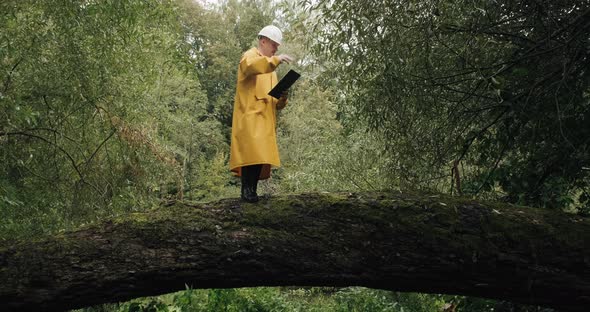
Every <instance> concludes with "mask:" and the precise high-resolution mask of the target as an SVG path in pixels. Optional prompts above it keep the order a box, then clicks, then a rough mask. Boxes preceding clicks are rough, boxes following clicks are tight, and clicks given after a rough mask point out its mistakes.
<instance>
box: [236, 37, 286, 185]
mask: <svg viewBox="0 0 590 312" xmlns="http://www.w3.org/2000/svg"><path fill="white" fill-rule="evenodd" d="M279 63H280V61H279V58H278V57H276V56H273V57H266V56H264V55H262V54H260V52H259V51H258V49H257V48H252V49H250V50H248V51H246V52H244V54H243V55H242V59H241V60H240V66H239V68H238V83H237V87H236V96H235V99H234V113H233V117H232V130H231V151H230V158H229V167H230V170H231V171H232V172H234V173H235V174H236V175H237V176H241V167H243V166H249V165H257V164H262V170H261V172H260V177H259V179H260V180H264V179H268V178H269V177H270V167H271V166H275V167H279V166H280V165H281V161H280V160H279V150H278V147H277V137H276V111H277V109H282V108H283V107H285V105H286V104H287V103H286V101H279V100H277V99H275V98H273V97H272V96H270V95H268V92H269V91H270V90H271V89H272V88H273V87H274V86H275V85H276V84H277V82H278V81H277V74H276V73H275V72H274V70H275V68H276V67H277V66H278V65H279Z"/></svg>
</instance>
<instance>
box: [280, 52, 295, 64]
mask: <svg viewBox="0 0 590 312" xmlns="http://www.w3.org/2000/svg"><path fill="white" fill-rule="evenodd" d="M278 58H279V61H280V62H281V63H287V64H289V63H291V62H293V58H292V57H291V56H289V55H287V54H281V55H279V56H278Z"/></svg>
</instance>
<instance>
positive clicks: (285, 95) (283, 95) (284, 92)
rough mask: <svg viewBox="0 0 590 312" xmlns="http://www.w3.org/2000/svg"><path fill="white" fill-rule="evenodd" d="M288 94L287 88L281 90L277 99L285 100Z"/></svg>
mask: <svg viewBox="0 0 590 312" xmlns="http://www.w3.org/2000/svg"><path fill="white" fill-rule="evenodd" d="M288 96H289V90H285V91H283V93H281V97H280V98H279V101H286V100H287V97H288Z"/></svg>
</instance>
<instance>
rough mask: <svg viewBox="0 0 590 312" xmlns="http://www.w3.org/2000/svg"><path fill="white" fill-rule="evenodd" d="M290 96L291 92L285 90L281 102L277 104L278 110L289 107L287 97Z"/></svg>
mask: <svg viewBox="0 0 590 312" xmlns="http://www.w3.org/2000/svg"><path fill="white" fill-rule="evenodd" d="M288 96H289V91H288V90H285V91H283V93H281V97H280V98H279V101H278V102H277V109H283V108H285V106H287V97H288Z"/></svg>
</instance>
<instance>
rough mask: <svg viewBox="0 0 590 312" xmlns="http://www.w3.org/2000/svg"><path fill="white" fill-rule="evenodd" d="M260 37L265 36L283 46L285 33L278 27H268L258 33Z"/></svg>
mask: <svg viewBox="0 0 590 312" xmlns="http://www.w3.org/2000/svg"><path fill="white" fill-rule="evenodd" d="M258 36H264V37H266V38H268V39H270V40H272V41H274V42H276V43H278V44H281V42H282V40H283V33H282V32H281V30H280V29H279V28H278V27H277V26H273V25H268V26H265V27H264V28H262V30H261V31H260V32H259V33H258Z"/></svg>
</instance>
